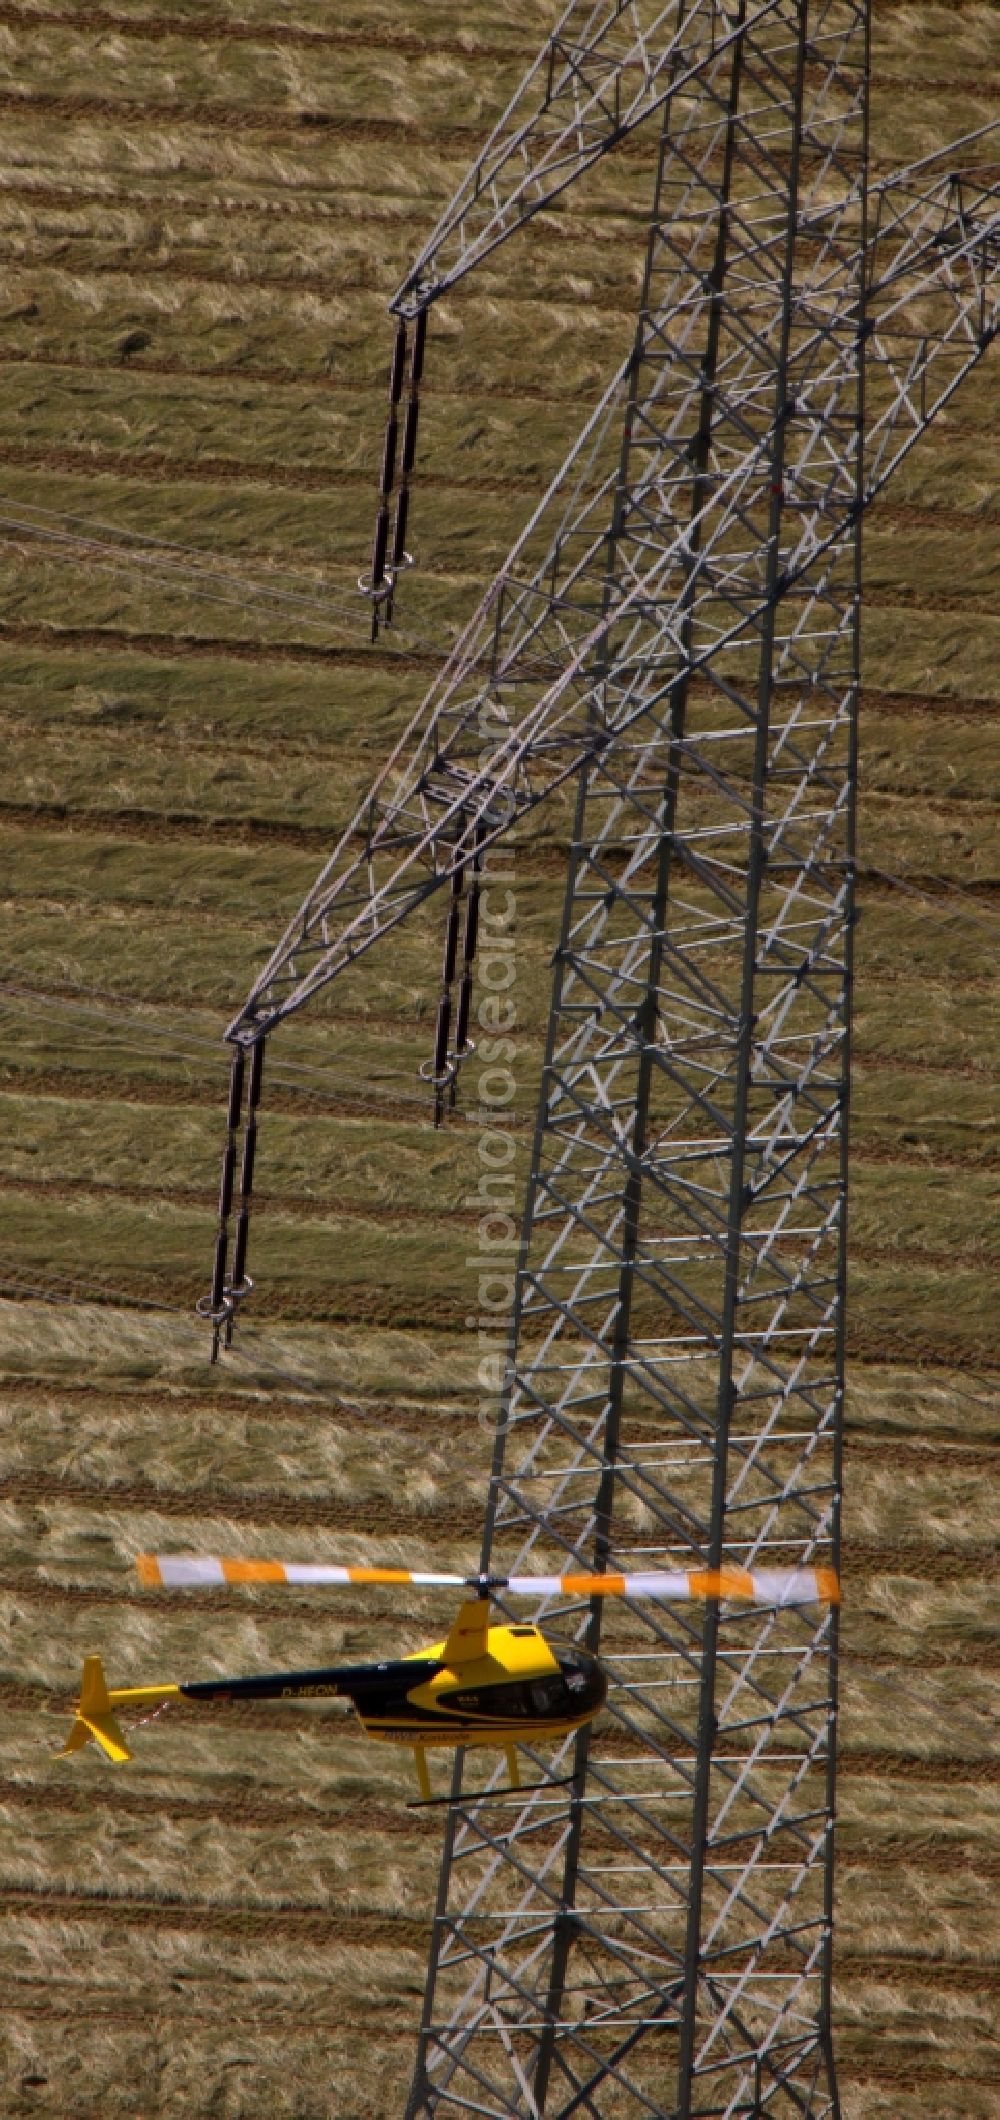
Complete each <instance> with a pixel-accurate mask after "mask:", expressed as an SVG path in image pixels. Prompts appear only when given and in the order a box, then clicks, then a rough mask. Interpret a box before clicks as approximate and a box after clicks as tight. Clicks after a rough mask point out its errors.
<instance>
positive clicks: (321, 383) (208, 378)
mask: <svg viewBox="0 0 1000 2120" xmlns="http://www.w3.org/2000/svg"><path fill="white" fill-rule="evenodd" d="M19 174H20V173H19ZM7 196H8V197H11V198H15V199H18V198H22V197H24V198H27V199H31V198H34V197H35V196H37V193H36V190H35V189H34V188H31V189H28V188H25V189H24V190H23V191H22V190H21V189H20V188H11V189H9V190H8V193H7ZM62 196H63V195H62V194H60V197H62ZM79 196H80V194H79V193H78V192H67V193H66V194H65V199H66V203H67V204H74V203H76V202H77V200H78V199H79ZM94 198H95V200H97V201H98V202H100V201H101V200H103V199H104V194H102V193H95V194H94ZM132 199H133V194H131V193H130V194H129V197H128V200H127V201H125V200H123V202H122V203H123V205H125V204H131V203H132ZM107 203H108V204H111V203H113V202H112V201H110V200H109V201H107ZM155 203H157V204H159V203H161V202H160V201H159V200H157V201H156V202H155ZM178 203H180V201H179V202H178ZM232 205H233V207H234V208H235V207H237V206H238V207H239V208H240V209H242V208H243V207H246V209H247V210H248V211H249V210H251V209H253V210H258V207H259V211H260V212H261V213H270V212H271V211H272V210H273V211H274V212H276V213H277V212H280V211H288V212H291V211H293V209H291V208H285V207H284V204H283V202H282V201H275V202H273V207H272V203H271V202H269V201H266V200H261V201H260V202H256V201H253V200H239V201H233V202H232ZM191 210H192V212H195V211H197V212H198V213H199V214H202V215H203V214H205V213H208V212H213V211H215V202H214V201H213V202H206V203H203V204H202V205H201V206H196V205H192V208H191ZM219 210H220V211H225V210H226V207H225V204H224V203H223V204H222V205H221V206H220V209H219ZM331 217H332V214H331ZM401 218H402V219H405V218H408V216H406V215H402V216H401ZM421 218H425V217H424V216H422V217H421ZM567 235H568V231H567ZM564 239H565V238H564V237H563V235H562V233H560V242H562V241H563V240H564ZM615 240H616V241H618V240H619V238H618V237H617V236H616V237H615ZM4 368H43V369H52V370H55V371H57V372H58V371H59V370H61V369H65V370H67V371H68V372H69V373H71V374H74V373H77V374H84V375H93V376H97V377H99V378H100V379H102V380H104V381H106V380H107V376H108V362H107V360H101V361H98V360H94V359H92V358H89V357H87V356H85V355H83V354H73V353H70V352H68V351H67V352H59V353H49V352H38V351H34V350H29V349H28V348H26V347H10V346H8V347H0V373H2V371H3V369H4ZM116 368H117V370H118V371H119V372H121V373H122V374H125V375H129V376H135V377H137V378H138V377H141V376H144V375H148V376H152V377H162V378H164V379H165V380H175V381H179V382H205V383H218V384H223V385H226V386H228V387H229V388H231V389H234V390H238V389H239V388H240V387H241V386H242V385H244V384H246V383H262V384H266V385H267V386H268V387H269V388H270V389H279V390H292V391H296V392H297V393H298V395H299V396H300V397H312V396H314V395H315V393H316V391H323V392H326V391H328V392H330V393H331V394H332V395H334V396H342V397H343V396H347V397H351V398H354V399H355V400H357V401H358V402H360V401H362V400H364V401H365V403H366V404H367V403H372V402H373V401H375V400H379V402H380V393H381V392H382V391H383V389H384V385H385V380H386V377H385V376H383V375H382V374H381V373H380V374H378V375H377V376H374V377H373V376H366V377H363V378H354V377H352V376H351V375H349V374H338V373H337V372H336V370H335V369H333V368H332V367H331V368H315V369H301V370H300V369H289V368H287V367H283V368H274V367H268V366H266V365H264V364H261V363H254V362H250V361H242V360H241V361H240V362H239V364H238V365H234V366H232V367H225V366H223V365H222V364H221V363H219V362H214V363H212V364H211V365H209V366H205V367H202V366H200V365H198V363H196V362H192V361H183V360H180V359H171V358H168V357H165V356H163V355H160V356H155V355H154V356H152V357H150V356H149V355H148V354H147V353H146V352H145V351H143V350H141V349H140V350H138V351H137V352H136V353H135V354H121V355H119V358H118V361H117V363H116ZM385 368H386V375H387V374H388V349H387V352H386V361H385ZM483 395H484V393H483V391H482V390H481V389H480V390H478V391H477V390H475V389H473V388H472V387H471V386H470V385H468V384H459V383H454V384H449V383H447V382H443V381H441V380H440V379H439V378H435V377H434V375H433V374H431V375H429V376H427V377H425V379H424V380H423V381H422V383H421V386H420V397H421V403H423V402H424V401H425V400H426V401H427V402H428V403H429V402H430V401H431V400H432V399H442V400H445V401H448V402H451V401H456V402H458V403H460V404H465V403H476V404H479V403H481V402H482V400H483ZM489 399H490V402H491V403H492V402H493V401H495V400H496V399H500V400H501V401H504V402H510V403H512V404H521V403H524V404H532V405H550V406H551V407H552V409H553V410H554V411H565V406H566V399H565V396H563V395H561V394H560V393H559V392H557V391H551V390H546V389H545V387H544V386H543V385H541V384H533V383H529V382H525V383H523V384H518V383H505V382H503V380H502V379H501V380H498V381H497V382H496V383H491V385H490V390H489ZM953 441H971V442H977V443H979V444H980V445H981V444H982V441H983V429H982V428H981V427H977V428H966V427H963V426H962V425H961V423H960V422H959V421H958V420H956V419H953V418H951V417H949V422H948V430H947V436H945V437H942V436H940V435H939V433H938V430H937V429H936V428H935V427H933V426H932V427H931V428H930V429H929V430H928V433H927V435H926V436H924V438H923V441H922V447H923V448H924V449H926V448H928V447H933V446H934V445H935V443H937V444H938V445H939V446H940V447H941V449H942V450H946V449H947V448H948V447H949V446H950V444H951V443H952V442H953ZM376 470H377V466H376V465H373V467H372V478H373V480H374V477H375V473H376ZM374 491H375V488H374V484H373V486H372V493H373V495H374ZM878 512H879V521H880V522H895V521H897V520H899V521H903V520H908V519H909V518H910V516H911V515H912V516H914V517H916V518H920V519H921V520H922V519H923V518H925V517H926V519H927V526H928V528H933V526H934V525H935V524H936V523H938V522H942V521H943V522H945V523H947V522H948V521H949V520H950V518H952V517H954V520H955V526H956V527H961V528H967V527H970V526H972V527H974V526H975V524H976V523H977V522H978V521H979V520H980V519H981V518H980V516H979V515H978V514H977V513H973V512H972V511H971V510H969V509H965V508H961V509H960V508H943V509H937V508H921V507H917V506H915V505H913V504H911V503H907V502H894V501H893V500H892V499H891V498H886V497H885V496H880V498H879V501H878ZM267 556H268V555H266V554H265V555H261V557H262V558H266V557H267ZM270 556H271V557H272V558H275V559H277V558H280V556H281V555H280V554H277V553H275V554H272V555H270ZM981 704H994V705H995V702H981ZM956 705H960V702H956Z"/></svg>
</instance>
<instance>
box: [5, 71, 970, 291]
mask: <svg viewBox="0 0 1000 2120" xmlns="http://www.w3.org/2000/svg"><path fill="white" fill-rule="evenodd" d="M953 85H954V86H955V88H956V89H957V88H958V86H959V84H958V83H957V82H956V83H955V84H953ZM985 86H986V84H985V82H977V84H976V93H981V92H982V91H983V89H984V88H985ZM0 111H2V112H3V113H4V115H5V116H6V117H12V118H19V117H23V118H31V119H36V118H39V117H45V118H63V119H68V120H69V121H70V122H72V121H74V120H82V119H87V118H89V119H92V120H96V121H97V123H98V124H103V125H106V126H107V127H108V128H109V130H112V131H114V132H116V133H117V132H118V131H119V130H120V128H121V127H122V126H124V125H138V126H146V125H171V126H178V127H183V129H184V131H185V132H187V133H191V132H195V133H209V134H210V133H215V132H234V133H256V134H257V135H258V136H259V135H261V134H269V135H271V136H272V137H276V138H278V139H285V140H287V139H288V137H289V135H290V134H295V133H298V132H300V131H303V130H312V129H313V128H314V127H315V128H317V129H319V128H321V129H322V131H323V133H324V136H325V137H326V138H327V139H331V140H344V141H350V142H352V143H353V142H357V143H358V144H359V145H360V144H362V143H370V144H372V145H375V144H376V143H377V142H383V141H384V142H386V143H387V144H389V145H392V146H395V147H399V148H405V147H417V148H422V147H426V148H431V149H432V150H433V151H434V152H435V153H436V154H442V153H446V152H447V151H448V150H449V149H455V150H458V151H462V152H464V153H465V154H466V155H467V156H468V159H469V162H470V164H471V163H472V162H474V161H475V158H476V155H477V154H478V152H479V149H480V148H481V147H482V144H483V139H484V135H485V127H484V126H483V125H482V124H481V123H476V122H473V123H471V124H468V125H440V126H438V125H435V126H421V125H416V124H413V123H412V122H410V121H407V120H404V119H399V118H374V117H372V118H334V117H332V116H330V115H329V113H327V112H326V111H321V110H317V109H315V108H312V107H300V108H298V109H292V108H285V109H284V110H281V109H271V110H266V109H260V108H257V107H255V106H254V105H253V104H243V103H222V102H217V101H215V100H214V99H213V98H212V97H210V96H206V97H204V98H202V99H200V100H198V101H197V102H196V103H192V102H189V101H186V102H180V103H178V102H175V101H174V100H172V99H171V98H168V97H159V98H158V97H155V96H143V97H137V96H114V97H109V96H95V95H87V94H83V95H66V94H63V95H57V94H56V93H55V92H54V91H53V90H51V89H42V88H26V89H25V90H23V91H22V93H21V94H18V93H17V91H16V90H6V91H5V92H4V93H3V94H0ZM626 146H627V143H626ZM620 151H621V150H619V152H620ZM182 277H184V278H187V277H188V275H187V274H184V275H182ZM242 284H243V283H242V282H241V285H242Z"/></svg>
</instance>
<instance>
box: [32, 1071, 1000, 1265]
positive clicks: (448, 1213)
mask: <svg viewBox="0 0 1000 2120" xmlns="http://www.w3.org/2000/svg"><path fill="white" fill-rule="evenodd" d="M0 1095H2V1092H0ZM852 1161H853V1163H854V1165H855V1167H858V1166H862V1167H863V1166H864V1165H865V1163H866V1161H870V1162H871V1165H872V1167H873V1168H875V1169H885V1168H889V1169H892V1168H897V1167H898V1168H900V1169H905V1170H911V1169H915V1170H920V1171H923V1172H926V1173H927V1174H928V1176H930V1175H932V1174H933V1173H935V1172H937V1171H950V1172H956V1173H958V1172H964V1173H965V1174H966V1175H968V1174H969V1173H970V1172H973V1171H984V1172H985V1171H988V1170H991V1169H996V1168H997V1167H1000V1157H995V1156H991V1157H988V1158H982V1159H979V1160H977V1161H974V1162H973V1161H971V1160H970V1161H969V1162H964V1163H963V1162H957V1163H956V1162H951V1163H944V1164H942V1163H939V1162H938V1161H937V1160H936V1159H935V1158H934V1157H932V1156H926V1157H924V1156H919V1155H917V1156H915V1157H912V1158H911V1159H910V1161H909V1162H907V1160H906V1159H905V1158H903V1157H893V1156H890V1155H887V1156H885V1157H878V1156H876V1157H873V1158H871V1159H866V1158H865V1156H864V1155H863V1154H859V1153H855V1154H854V1156H853V1158H852ZM4 1199H8V1200H31V1201H36V1202H43V1201H51V1202H52V1203H53V1205H57V1204H59V1203H65V1204H69V1203H73V1202H77V1203H80V1204H85V1203H86V1202H88V1201H92V1202H94V1203H95V1204H96V1203H98V1202H100V1201H102V1200H103V1201H108V1200H115V1201H117V1202H118V1203H119V1204H120V1205H121V1206H122V1207H164V1208H169V1209H175V1210H185V1209H186V1210H187V1211H189V1212H190V1213H193V1214H202V1215H210V1216H215V1215H216V1211H217V1206H218V1184H217V1183H216V1184H214V1185H205V1186H182V1185H171V1186H169V1187H167V1186H162V1185H136V1184H121V1183H117V1182H116V1181H115V1180H114V1179H111V1178H107V1179H101V1178H33V1177H23V1176H8V1175H7V1174H5V1173H3V1172H0V1200H4ZM253 1213H254V1221H255V1223H256V1222H257V1221H258V1220H261V1221H268V1222H281V1221H296V1222H309V1223H315V1224H317V1225H320V1226H321V1225H324V1224H326V1225H329V1226H330V1227H336V1226H337V1225H339V1224H341V1223H344V1222H347V1223H352V1224H355V1225H359V1226H361V1227H365V1226H368V1227H371V1228H376V1229H386V1230H390V1231H392V1230H400V1231H402V1230H407V1229H426V1230H427V1231H428V1234H429V1235H432V1234H433V1232H434V1230H435V1229H436V1230H438V1231H441V1232H444V1233H447V1231H448V1230H449V1229H451V1228H452V1227H458V1228H460V1229H462V1228H464V1229H467V1230H470V1231H472V1230H475V1229H476V1228H477V1227H478V1224H479V1220H480V1216H481V1213H482V1209H481V1208H480V1207H479V1206H478V1205H476V1206H473V1207H468V1206H464V1205H462V1206H453V1205H450V1204H449V1203H448V1202H446V1201H442V1202H441V1203H440V1204H439V1205H437V1206H433V1205H425V1206H423V1207H421V1206H419V1205H417V1204H416V1203H414V1204H397V1203H394V1202H385V1201H378V1200H372V1201H365V1200H364V1198H363V1197H359V1195H358V1194H354V1195H352V1196H350V1197H347V1196H345V1195H337V1194H331V1195H329V1196H319V1197H317V1195H316V1194H310V1193H303V1194H296V1193H267V1192H260V1193H258V1192H255V1193H254V1201H253ZM792 1244H793V1240H789V1242H788V1243H787V1244H785V1243H783V1242H781V1241H780V1240H779V1241H777V1242H776V1243H775V1245H774V1246H773V1251H774V1254H775V1256H777V1257H782V1256H784V1255H786V1254H787V1253H788V1251H790V1250H791V1249H792ZM890 1253H891V1257H892V1259H893V1261H894V1262H895V1263H896V1264H897V1265H899V1266H905V1267H907V1268H909V1269H911V1270H920V1269H925V1270H927V1271H930V1272H940V1273H946V1272H948V1271H949V1270H954V1269H955V1268H956V1267H958V1268H960V1269H961V1268H963V1267H982V1268H983V1269H984V1270H990V1269H992V1268H995V1267H996V1266H997V1265H1000V1250H998V1249H997V1248H996V1247H995V1246H993V1245H991V1244H984V1243H982V1242H981V1241H979V1240H977V1239H972V1240H970V1242H969V1244H968V1245H966V1246H962V1245H958V1244H954V1245H949V1246H948V1247H947V1248H944V1249H934V1248H932V1247H931V1246H930V1245H913V1244H901V1243H900V1242H899V1241H898V1240H897V1239H895V1238H891V1239H890V1238H887V1239H886V1241H885V1242H884V1243H882V1244H870V1243H865V1241H864V1240H863V1239H862V1238H859V1237H854V1238H852V1241H851V1257H852V1259H853V1260H854V1261H855V1263H856V1264H858V1265H862V1266H881V1265H884V1264H885V1262H886V1258H887V1256H889V1255H890Z"/></svg>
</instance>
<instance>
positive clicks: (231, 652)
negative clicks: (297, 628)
mask: <svg viewBox="0 0 1000 2120" xmlns="http://www.w3.org/2000/svg"><path fill="white" fill-rule="evenodd" d="M363 615H364V614H363V613H362V614H361V616H362V617H363ZM360 623H361V621H360V619H359V629H360ZM404 629H405V620H404ZM7 642H9V643H10V644H11V645H13V646H16V647H19V648H44V649H45V650H47V651H48V652H49V653H52V654H60V655H66V656H71V655H74V654H77V653H79V652H81V651H83V652H85V653H89V652H92V651H93V650H95V649H98V650H100V651H101V652H102V653H103V652H107V653H108V654H109V655H119V654H120V655H149V656H152V657H154V658H156V659H158V660H160V661H163V662H177V661H183V660H186V659H189V658H190V659H192V660H204V659H209V660H211V661H213V662H237V663H239V662H249V663H269V662H277V663H286V662H291V663H296V662H299V663H306V664H315V665H317V666H319V667H322V668H324V669H330V668H334V667H338V668H345V669H354V668H358V669H365V670H368V671H370V670H372V669H373V668H374V669H381V670H383V671H384V670H386V669H392V668H393V667H400V666H402V667H406V668H408V669H413V670H436V669H438V668H439V667H440V665H441V663H442V662H443V661H444V660H445V657H446V655H447V654H448V653H450V646H449V644H448V643H447V642H445V641H443V640H442V646H441V649H440V652H437V651H434V652H429V651H427V650H425V649H422V648H420V649H418V648H414V649H396V648H394V647H392V646H391V644H388V643H386V642H385V641H383V642H382V643H381V645H380V646H379V647H377V648H369V647H367V646H365V645H364V644H363V643H362V642H361V641H360V640H359V642H358V643H357V645H355V646H346V647H340V646H336V645H334V646H331V647H329V648H319V647H311V646H310V645H309V644H308V643H307V642H295V641H285V642H282V643H279V644H277V645H273V644H268V646H267V647H257V646H256V645H255V644H254V643H253V642H249V641H231V640H225V639H221V638H218V637H214V638H213V637H212V636H210V635H207V634H206V635H202V636H193V635H189V634H181V633H140V632H135V633H127V632H122V631H116V630H115V629H114V628H113V627H104V626H101V627H98V626H62V625H59V626H57V625H44V626H38V625H29V624H22V623H20V622H15V621H13V620H6V619H5V620H4V621H3V622H2V624H0V649H2V648H3V646H4V644H5V643H7ZM862 706H863V707H870V708H871V709H872V710H874V711H876V712H883V713H893V714H896V713H898V714H906V715H914V714H915V715H927V716H932V717H934V718H941V719H943V720H946V721H962V720H966V719H968V718H969V717H970V716H974V717H975V718H976V719H977V720H978V719H979V716H980V714H981V713H985V714H990V715H995V716H997V717H998V718H1000V699H989V698H982V699H980V698H970V699H969V700H967V701H964V702H963V701H960V700H958V699H955V698H949V697H945V696H943V695H942V696H935V695H934V694H933V693H893V692H864V693H863V694H862ZM184 740H185V741H186V737H185V739H184ZM241 742H242V738H241ZM218 744H219V739H218V738H215V739H213V741H212V743H211V745H210V748H213V749H218ZM264 755H266V753H265V754H264ZM309 755H310V756H311V755H313V754H312V753H311V752H310V753H309Z"/></svg>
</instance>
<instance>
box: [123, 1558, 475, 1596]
mask: <svg viewBox="0 0 1000 2120" xmlns="http://www.w3.org/2000/svg"><path fill="white" fill-rule="evenodd" d="M135 1565H136V1572H137V1574H138V1577H139V1581H140V1582H141V1583H142V1584H144V1586H145V1587H146V1589H149V1590H218V1589H221V1588H223V1587H224V1586H225V1585H226V1584H228V1583H300V1584H302V1583H335V1584H336V1583H404V1584H407V1583H408V1584H412V1585H413V1586H414V1588H416V1589H421V1588H425V1587H427V1586H428V1585H430V1586H432V1587H433V1586H435V1585H440V1586H441V1587H442V1588H444V1589H449V1590H462V1589H464V1588H465V1581H466V1578H465V1576H464V1575H427V1574H423V1575H422V1574H418V1573H416V1572H415V1571H414V1570H413V1569H410V1568H335V1567H333V1566H332V1565H331V1564H330V1563H328V1562H326V1561H244V1560H211V1559H208V1558H205V1557H204V1556H203V1555H201V1554H200V1553H140V1554H137V1556H136V1563H135Z"/></svg>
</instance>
